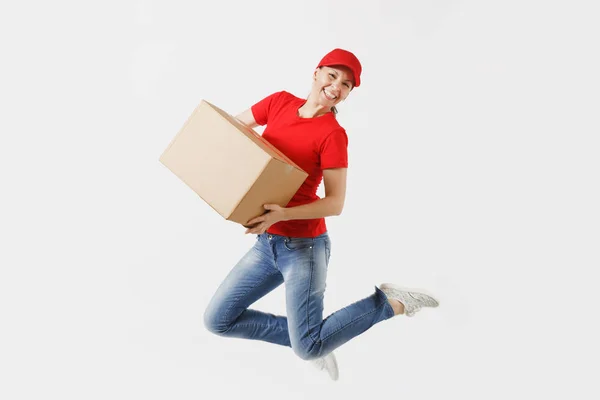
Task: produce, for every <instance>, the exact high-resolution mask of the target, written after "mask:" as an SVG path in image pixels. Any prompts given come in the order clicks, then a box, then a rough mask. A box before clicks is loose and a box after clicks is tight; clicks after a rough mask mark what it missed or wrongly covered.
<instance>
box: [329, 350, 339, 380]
mask: <svg viewBox="0 0 600 400" xmlns="http://www.w3.org/2000/svg"><path fill="white" fill-rule="evenodd" d="M331 359H332V362H331V364H333V368H335V369H333V370H332V369H330V368H329V367H330V366H331V365H329V366H328V368H327V372H329V371H335V372H334V373H333V375H332V374H331V373H329V377H330V378H331V379H333V380H334V381H337V380H338V378H339V377H340V373H339V369H338V364H337V359H336V358H335V354H333V353H331Z"/></svg>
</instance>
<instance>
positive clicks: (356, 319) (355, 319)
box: [319, 303, 385, 342]
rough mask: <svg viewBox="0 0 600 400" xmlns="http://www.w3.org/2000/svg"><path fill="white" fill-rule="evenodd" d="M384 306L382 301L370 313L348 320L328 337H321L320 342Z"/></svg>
mask: <svg viewBox="0 0 600 400" xmlns="http://www.w3.org/2000/svg"><path fill="white" fill-rule="evenodd" d="M384 306H385V303H381V305H380V306H378V307H377V308H375V309H374V310H371V311H369V312H368V313H365V314H362V315H361V316H359V317H357V318H354V319H353V320H352V321H350V322H348V323H347V324H346V325H344V326H342V327H341V328H339V329H337V330H335V331H334V332H331V333H330V334H329V335H327V336H326V337H324V338H321V339H320V340H319V341H320V342H324V341H326V340H327V339H329V338H330V337H332V336H333V335H335V334H337V333H338V332H340V331H342V329H344V328H346V327H348V326H350V325H352V324H353V323H355V322H357V321H358V320H361V319H363V318H364V317H366V316H368V315H370V314H372V313H374V312H375V311H379V309H381V307H384Z"/></svg>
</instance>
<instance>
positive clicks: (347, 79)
mask: <svg viewBox="0 0 600 400" xmlns="http://www.w3.org/2000/svg"><path fill="white" fill-rule="evenodd" d="M352 78H353V75H352V71H351V70H350V69H349V68H347V67H344V66H331V67H321V68H317V70H316V71H315V74H314V81H313V87H312V91H311V96H312V97H313V99H315V100H316V102H317V103H319V104H322V105H323V106H325V107H327V108H331V107H333V106H335V105H336V104H338V103H339V102H340V101H342V100H345V99H346V97H348V95H349V94H350V92H351V91H352V87H353V84H352Z"/></svg>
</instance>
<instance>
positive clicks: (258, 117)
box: [250, 92, 283, 125]
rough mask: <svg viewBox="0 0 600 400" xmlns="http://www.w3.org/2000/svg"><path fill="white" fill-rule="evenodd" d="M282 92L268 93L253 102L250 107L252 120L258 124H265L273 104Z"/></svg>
mask: <svg viewBox="0 0 600 400" xmlns="http://www.w3.org/2000/svg"><path fill="white" fill-rule="evenodd" d="M282 93H283V92H276V93H273V94H270V95H268V96H267V97H265V98H264V99H262V100H261V101H259V102H258V103H256V104H254V105H253V106H252V107H250V109H251V110H252V115H253V116H254V120H255V121H256V123H257V124H259V125H265V124H266V123H267V122H268V121H269V114H270V113H271V112H272V110H273V106H274V104H275V102H276V101H277V99H278V98H279V97H280V96H281V94H282Z"/></svg>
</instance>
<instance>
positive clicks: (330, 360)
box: [310, 352, 339, 381]
mask: <svg viewBox="0 0 600 400" xmlns="http://www.w3.org/2000/svg"><path fill="white" fill-rule="evenodd" d="M310 363H311V364H312V365H314V366H315V368H317V369H319V370H322V369H326V370H327V372H328V373H329V377H330V378H331V379H333V380H334V381H337V380H338V378H339V371H338V365H337V360H336V359H335V355H334V354H333V352H331V353H329V354H327V355H326V356H325V357H321V358H316V359H314V360H310Z"/></svg>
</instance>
